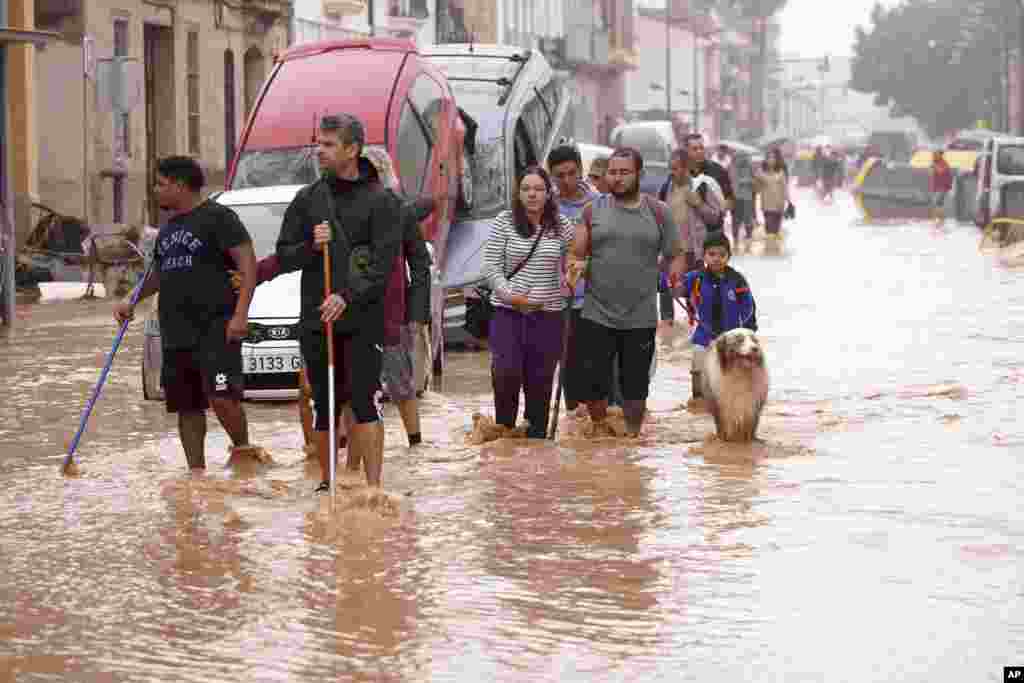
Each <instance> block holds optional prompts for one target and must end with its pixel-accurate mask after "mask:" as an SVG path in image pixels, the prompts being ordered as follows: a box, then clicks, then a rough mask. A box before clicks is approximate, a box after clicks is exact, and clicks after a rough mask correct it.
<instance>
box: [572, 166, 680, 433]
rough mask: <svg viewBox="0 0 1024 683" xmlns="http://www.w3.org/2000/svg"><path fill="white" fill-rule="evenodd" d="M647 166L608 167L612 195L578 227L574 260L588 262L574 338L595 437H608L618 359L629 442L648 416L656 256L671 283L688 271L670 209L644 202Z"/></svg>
mask: <svg viewBox="0 0 1024 683" xmlns="http://www.w3.org/2000/svg"><path fill="white" fill-rule="evenodd" d="M642 173H643V158H642V157H641V156H640V154H639V152H637V151H636V150H634V149H630V148H621V149H617V150H616V151H615V152H614V153H613V154H612V156H611V159H610V160H609V162H608V174H607V178H608V183H609V189H610V194H609V195H603V196H601V197H599V198H598V199H596V200H594V201H593V202H592V203H591V204H590V205H588V206H587V208H585V209H584V211H583V220H582V221H581V222H580V223H579V224H578V225H577V227H576V254H577V256H578V257H579V258H581V259H584V258H588V257H589V268H588V273H587V276H586V277H587V292H586V298H585V300H584V303H583V314H582V318H581V320H580V324H579V328H578V329H577V331H576V334H577V335H578V336H579V340H580V344H579V347H578V348H579V349H580V351H581V353H582V355H583V358H581V359H580V363H581V366H582V370H583V371H582V373H581V374H582V375H583V376H584V377H586V378H587V380H588V385H589V386H586V387H581V391H582V392H583V394H584V396H583V398H584V399H585V400H586V403H587V408H588V410H589V412H590V418H591V420H593V421H594V423H595V426H596V427H597V428H598V432H597V433H598V434H600V433H602V432H605V433H607V426H602V425H603V424H604V421H605V418H606V417H607V411H608V394H609V390H610V387H609V377H611V364H612V358H613V357H614V356H615V354H618V361H619V371H620V373H621V376H622V393H623V398H624V403H623V413H624V414H625V417H626V428H627V430H628V431H629V434H630V435H631V436H636V435H637V434H639V433H640V427H641V425H642V424H643V420H644V414H645V413H646V410H647V392H648V389H649V384H650V367H651V360H652V358H653V355H654V336H655V331H656V329H657V325H658V314H657V309H656V308H655V306H654V301H655V297H656V296H657V290H658V276H659V265H658V258H659V256H660V257H661V258H663V259H665V260H666V261H669V262H670V263H671V265H670V268H669V278H670V280H671V282H672V284H673V285H675V284H676V283H678V280H679V278H680V276H681V275H682V272H683V268H684V265H685V264H684V259H683V250H682V244H681V242H680V240H679V232H678V230H676V229H675V227H674V226H675V222H674V221H673V220H672V214H671V212H670V211H669V209H668V207H667V206H665V204H663V203H661V202H659V201H658V200H657V199H654V198H653V197H649V196H646V195H641V194H640V176H641V174H642Z"/></svg>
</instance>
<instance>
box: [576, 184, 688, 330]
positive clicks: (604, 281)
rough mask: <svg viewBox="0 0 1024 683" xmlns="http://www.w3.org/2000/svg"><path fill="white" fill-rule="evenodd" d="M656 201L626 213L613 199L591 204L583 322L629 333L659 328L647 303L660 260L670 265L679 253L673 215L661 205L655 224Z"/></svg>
mask: <svg viewBox="0 0 1024 683" xmlns="http://www.w3.org/2000/svg"><path fill="white" fill-rule="evenodd" d="M655 202H657V200H656V199H653V198H645V199H644V200H643V201H642V202H641V204H640V206H639V207H637V208H635V209H628V208H625V207H624V206H622V205H621V204H620V203H619V202H618V200H616V199H615V198H614V197H612V196H611V195H602V196H600V197H598V198H597V199H595V200H594V201H593V202H592V203H591V207H592V216H591V232H590V247H591V259H590V280H588V282H587V295H586V299H585V300H584V302H583V317H584V318H586V319H587V320H591V321H593V322H596V323H598V324H600V325H604V326H605V327H611V328H614V329H619V330H633V329H641V328H647V327H657V326H658V314H657V310H656V308H655V307H654V306H653V305H652V304H651V302H652V301H654V299H655V296H656V295H657V291H658V278H659V270H658V255H659V254H660V255H661V256H663V257H664V258H665V259H666V260H671V259H672V258H674V257H675V255H676V254H677V253H678V252H679V249H680V248H681V245H680V242H679V231H678V230H676V229H675V228H674V227H673V226H675V221H673V219H672V212H671V210H669V208H668V207H667V206H665V205H662V206H663V213H664V216H663V220H664V227H663V226H661V225H659V224H658V219H657V216H656V212H655V208H654V207H655Z"/></svg>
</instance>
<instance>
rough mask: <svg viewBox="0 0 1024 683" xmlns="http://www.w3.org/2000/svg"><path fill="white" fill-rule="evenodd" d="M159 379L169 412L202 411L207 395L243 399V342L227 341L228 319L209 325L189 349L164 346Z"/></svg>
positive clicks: (208, 403) (206, 406)
mask: <svg viewBox="0 0 1024 683" xmlns="http://www.w3.org/2000/svg"><path fill="white" fill-rule="evenodd" d="M160 382H161V384H163V386H164V396H165V401H166V404H167V412H168V413H178V412H185V413H191V412H201V411H204V410H206V409H207V408H209V407H210V401H209V399H210V397H213V398H228V399H233V400H236V401H237V400H241V399H242V391H243V389H244V387H245V385H244V378H243V375H242V342H228V340H227V321H226V320H221V321H218V322H215V323H213V324H211V325H210V327H209V329H208V330H207V332H206V334H205V335H203V337H202V338H200V340H199V346H197V347H195V348H190V349H164V351H163V366H162V368H161V372H160Z"/></svg>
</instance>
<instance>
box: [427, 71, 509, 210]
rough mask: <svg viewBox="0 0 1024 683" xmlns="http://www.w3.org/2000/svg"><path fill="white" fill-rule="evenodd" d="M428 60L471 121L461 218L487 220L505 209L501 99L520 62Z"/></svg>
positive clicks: (503, 114)
mask: <svg viewBox="0 0 1024 683" xmlns="http://www.w3.org/2000/svg"><path fill="white" fill-rule="evenodd" d="M429 59H430V62H431V63H432V64H434V65H435V66H437V68H438V69H439V70H440V71H441V72H442V73H444V75H445V77H446V78H448V83H449V85H450V86H451V89H452V94H453V95H454V96H455V101H456V102H457V103H458V105H459V108H460V109H462V110H463V111H465V112H466V113H467V114H468V115H469V116H470V117H471V118H472V119H473V120H474V121H475V122H476V124H477V126H478V129H477V132H476V139H475V142H476V148H475V150H474V154H473V157H472V159H471V160H470V166H471V170H472V176H473V177H472V180H473V202H472V209H471V210H469V211H468V212H464V213H462V214H461V216H460V217H462V218H489V217H491V216H494V215H495V214H497V213H498V212H499V211H501V210H502V209H504V208H505V204H506V201H507V199H506V196H507V195H506V192H507V183H508V178H507V177H506V175H507V171H506V155H505V101H504V97H506V96H507V94H508V90H509V88H510V87H511V86H512V83H513V82H514V81H515V78H516V74H517V73H518V72H519V69H520V68H521V66H522V62H521V61H520V60H518V59H510V58H509V57H494V56H482V55H437V56H431V57H430V58H429Z"/></svg>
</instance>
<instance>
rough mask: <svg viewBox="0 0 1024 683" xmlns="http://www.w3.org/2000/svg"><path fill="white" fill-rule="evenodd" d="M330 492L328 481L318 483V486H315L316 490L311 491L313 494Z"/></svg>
mask: <svg viewBox="0 0 1024 683" xmlns="http://www.w3.org/2000/svg"><path fill="white" fill-rule="evenodd" d="M330 492H331V482H329V481H322V482H320V485H319V486H317V487H316V489H314V490H313V493H330Z"/></svg>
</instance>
